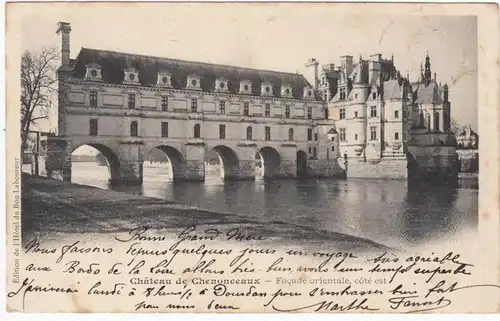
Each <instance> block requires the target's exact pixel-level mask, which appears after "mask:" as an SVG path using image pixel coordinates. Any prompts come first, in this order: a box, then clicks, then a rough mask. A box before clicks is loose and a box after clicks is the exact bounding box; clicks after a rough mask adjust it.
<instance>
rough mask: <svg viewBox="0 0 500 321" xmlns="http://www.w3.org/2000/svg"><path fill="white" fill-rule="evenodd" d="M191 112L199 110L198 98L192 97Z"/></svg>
mask: <svg viewBox="0 0 500 321" xmlns="http://www.w3.org/2000/svg"><path fill="white" fill-rule="evenodd" d="M191 112H192V113H196V112H198V99H191Z"/></svg>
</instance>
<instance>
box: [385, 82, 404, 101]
mask: <svg viewBox="0 0 500 321" xmlns="http://www.w3.org/2000/svg"><path fill="white" fill-rule="evenodd" d="M401 98H402V97H401V86H400V85H399V82H398V81H397V80H389V81H385V82H384V99H401Z"/></svg>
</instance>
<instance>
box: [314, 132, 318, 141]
mask: <svg viewBox="0 0 500 321" xmlns="http://www.w3.org/2000/svg"><path fill="white" fill-rule="evenodd" d="M314 140H315V141H318V134H316V133H315V134H314Z"/></svg>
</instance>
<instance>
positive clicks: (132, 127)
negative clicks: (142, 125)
mask: <svg viewBox="0 0 500 321" xmlns="http://www.w3.org/2000/svg"><path fill="white" fill-rule="evenodd" d="M137 132H138V130H137V122H136V121H135V120H134V121H133V122H131V123H130V136H132V137H137Z"/></svg>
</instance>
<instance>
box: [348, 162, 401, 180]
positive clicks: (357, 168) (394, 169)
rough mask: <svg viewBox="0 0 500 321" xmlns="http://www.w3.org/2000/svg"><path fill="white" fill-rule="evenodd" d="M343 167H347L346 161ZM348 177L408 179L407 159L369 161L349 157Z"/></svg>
mask: <svg viewBox="0 0 500 321" xmlns="http://www.w3.org/2000/svg"><path fill="white" fill-rule="evenodd" d="M342 167H343V168H346V165H345V163H342ZM347 178H378V179H398V180H406V179H407V161H406V159H397V160H396V159H382V160H381V161H379V162H369V161H366V162H365V161H362V160H353V159H349V161H348V163H347Z"/></svg>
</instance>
